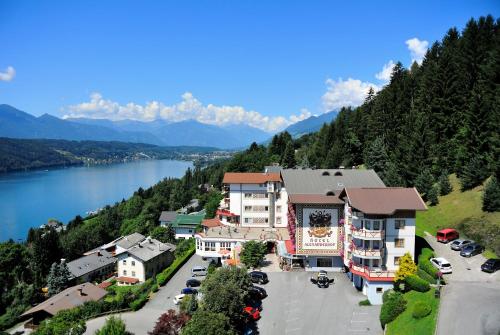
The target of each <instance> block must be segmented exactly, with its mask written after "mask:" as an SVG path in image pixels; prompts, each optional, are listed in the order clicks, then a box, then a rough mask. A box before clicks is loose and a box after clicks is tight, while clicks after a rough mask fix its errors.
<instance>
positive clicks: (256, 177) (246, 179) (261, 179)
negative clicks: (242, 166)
mask: <svg viewBox="0 0 500 335" xmlns="http://www.w3.org/2000/svg"><path fill="white" fill-rule="evenodd" d="M268 181H281V175H280V174H279V173H259V172H258V173H248V172H226V173H225V174H224V179H223V180H222V183H223V184H264V183H265V182H268Z"/></svg>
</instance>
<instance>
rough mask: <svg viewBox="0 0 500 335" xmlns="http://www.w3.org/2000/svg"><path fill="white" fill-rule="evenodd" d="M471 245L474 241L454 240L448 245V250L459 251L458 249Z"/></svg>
mask: <svg viewBox="0 0 500 335" xmlns="http://www.w3.org/2000/svg"><path fill="white" fill-rule="evenodd" d="M471 243H474V241H471V240H455V241H453V242H451V243H450V248H451V249H452V250H455V251H459V250H460V249H462V248H463V247H465V246H466V245H469V244H471Z"/></svg>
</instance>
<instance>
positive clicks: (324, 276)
mask: <svg viewBox="0 0 500 335" xmlns="http://www.w3.org/2000/svg"><path fill="white" fill-rule="evenodd" d="M333 281H334V279H333V278H328V273H327V272H326V271H325V270H321V271H319V272H318V274H317V275H316V278H315V277H311V282H312V283H313V284H316V285H318V287H320V288H327V287H329V286H330V284H332V283H333Z"/></svg>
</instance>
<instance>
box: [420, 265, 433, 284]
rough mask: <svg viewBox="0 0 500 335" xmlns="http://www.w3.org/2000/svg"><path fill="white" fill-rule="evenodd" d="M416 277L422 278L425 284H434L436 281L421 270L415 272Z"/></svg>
mask: <svg viewBox="0 0 500 335" xmlns="http://www.w3.org/2000/svg"><path fill="white" fill-rule="evenodd" d="M417 275H418V276H419V277H420V278H422V279H423V280H425V281H426V282H428V283H429V284H435V283H436V279H434V278H433V277H432V276H431V275H430V274H428V273H427V272H425V271H424V270H422V269H421V268H419V269H418V270H417Z"/></svg>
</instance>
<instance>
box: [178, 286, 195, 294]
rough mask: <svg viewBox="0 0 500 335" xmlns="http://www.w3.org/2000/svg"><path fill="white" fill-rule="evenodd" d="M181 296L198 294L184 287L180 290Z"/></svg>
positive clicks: (193, 289)
mask: <svg viewBox="0 0 500 335" xmlns="http://www.w3.org/2000/svg"><path fill="white" fill-rule="evenodd" d="M181 294H198V290H197V289H195V288H191V287H186V288H183V289H182V290H181Z"/></svg>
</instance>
